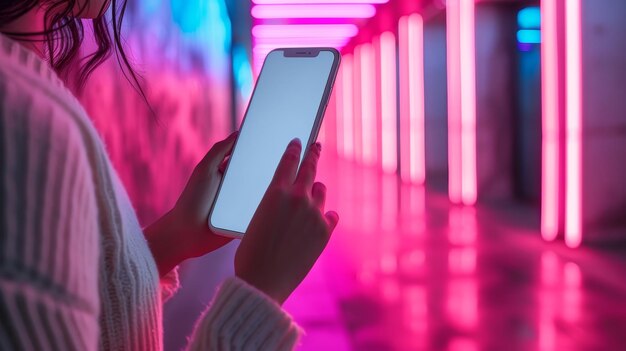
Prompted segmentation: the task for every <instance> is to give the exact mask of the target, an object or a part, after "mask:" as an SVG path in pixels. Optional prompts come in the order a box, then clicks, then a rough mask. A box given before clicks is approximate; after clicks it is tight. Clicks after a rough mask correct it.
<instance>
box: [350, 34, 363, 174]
mask: <svg viewBox="0 0 626 351" xmlns="http://www.w3.org/2000/svg"><path fill="white" fill-rule="evenodd" d="M362 48H363V44H361V45H357V47H355V48H354V59H353V61H352V82H353V84H352V92H353V94H352V96H353V100H352V102H353V105H354V110H353V111H354V112H353V114H352V117H353V118H352V121H353V133H352V134H353V135H354V160H355V161H357V162H363V123H362V113H363V111H362V106H363V105H362V104H361V99H362V94H361V93H362V90H361V84H362V79H361V56H362V55H361V49H362Z"/></svg>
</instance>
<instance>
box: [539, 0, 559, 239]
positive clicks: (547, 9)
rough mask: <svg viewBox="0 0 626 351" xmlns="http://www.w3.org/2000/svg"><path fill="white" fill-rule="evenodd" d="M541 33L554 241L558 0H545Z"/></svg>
mask: <svg viewBox="0 0 626 351" xmlns="http://www.w3.org/2000/svg"><path fill="white" fill-rule="evenodd" d="M541 33H542V34H541V35H542V38H541V80H542V84H541V85H542V89H541V92H542V119H541V121H542V122H541V123H542V147H541V150H542V161H541V163H542V166H541V170H542V172H541V235H542V237H543V238H544V239H545V240H548V241H552V240H554V239H556V236H557V234H558V230H559V186H560V184H559V139H560V138H559V91H558V86H559V85H558V81H559V69H558V39H557V0H542V1H541Z"/></svg>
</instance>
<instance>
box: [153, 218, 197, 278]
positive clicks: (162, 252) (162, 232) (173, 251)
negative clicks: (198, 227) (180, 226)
mask: <svg viewBox="0 0 626 351" xmlns="http://www.w3.org/2000/svg"><path fill="white" fill-rule="evenodd" d="M172 217H173V215H172V211H169V212H168V213H166V214H165V215H163V216H162V217H161V218H159V219H158V220H157V221H156V222H154V223H152V224H151V225H149V226H148V227H146V228H145V229H144V235H145V237H146V240H147V241H148V246H149V247H150V251H151V252H152V256H153V257H154V260H155V262H156V265H157V269H158V270H159V276H161V277H163V276H165V275H166V274H167V273H169V272H170V271H171V270H172V269H174V268H175V267H176V266H178V265H179V264H180V263H181V262H182V261H184V260H185V259H187V257H184V252H185V250H184V249H183V248H182V247H181V243H180V241H179V240H178V238H177V230H176V229H177V228H175V226H174V225H173V221H172Z"/></svg>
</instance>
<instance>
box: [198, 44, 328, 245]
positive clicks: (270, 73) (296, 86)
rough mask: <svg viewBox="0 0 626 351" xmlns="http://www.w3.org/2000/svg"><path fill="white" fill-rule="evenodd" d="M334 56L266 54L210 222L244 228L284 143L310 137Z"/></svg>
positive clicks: (240, 231)
mask: <svg viewBox="0 0 626 351" xmlns="http://www.w3.org/2000/svg"><path fill="white" fill-rule="evenodd" d="M333 60H334V55H333V53H332V52H330V51H323V50H322V51H320V52H319V54H318V55H317V56H315V57H286V56H285V55H284V52H283V51H273V52H271V53H270V54H269V55H268V56H267V58H266V60H265V64H264V65H263V69H262V71H261V74H260V76H259V79H258V81H257V86H256V89H255V91H254V94H253V96H252V99H251V101H250V104H249V106H248V111H247V113H246V117H245V120H244V123H243V126H242V128H241V130H240V132H239V133H240V134H239V138H238V140H237V144H236V146H235V149H234V150H233V154H232V157H231V160H230V161H229V166H228V170H227V172H226V174H225V176H224V179H223V182H222V186H221V188H220V191H219V194H218V196H217V199H216V200H215V205H214V208H213V212H212V216H211V218H210V220H211V224H212V225H213V226H214V227H216V228H221V229H226V230H230V231H234V232H239V233H245V232H246V229H247V228H248V225H249V224H250V220H251V219H252V216H253V215H254V212H255V211H256V209H257V207H258V205H259V203H260V202H261V199H262V198H263V195H264V194H265V191H266V190H267V187H268V186H269V184H270V182H271V180H272V178H273V176H274V172H275V171H276V167H277V166H278V162H279V161H280V159H281V157H282V155H283V153H284V152H285V148H286V147H287V145H288V144H289V142H290V141H291V140H292V139H293V138H300V140H301V141H302V144H303V145H304V146H306V144H307V142H308V140H309V138H310V137H313V136H312V135H311V132H312V130H313V127H314V124H315V119H316V116H317V112H318V109H319V107H320V104H321V101H322V97H323V94H324V90H325V87H326V84H327V81H328V79H329V75H330V73H331V69H332V65H333ZM305 151H306V150H305V147H303V150H302V154H301V160H302V157H303V156H304V153H305Z"/></svg>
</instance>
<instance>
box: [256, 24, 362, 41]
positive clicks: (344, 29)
mask: <svg viewBox="0 0 626 351" xmlns="http://www.w3.org/2000/svg"><path fill="white" fill-rule="evenodd" d="M358 32H359V29H358V28H357V26H356V25H354V24H259V25H256V26H254V27H252V35H253V36H255V37H257V38H350V37H353V36H355V35H357V33H358Z"/></svg>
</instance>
